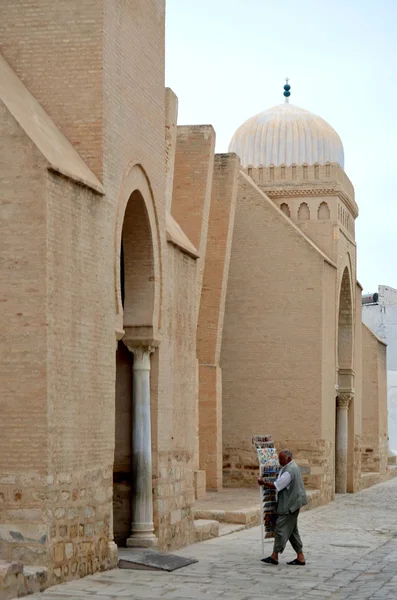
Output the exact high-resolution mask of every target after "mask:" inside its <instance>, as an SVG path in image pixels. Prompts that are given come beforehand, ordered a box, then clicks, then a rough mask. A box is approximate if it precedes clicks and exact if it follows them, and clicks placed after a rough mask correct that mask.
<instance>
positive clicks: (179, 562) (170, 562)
mask: <svg viewBox="0 0 397 600" xmlns="http://www.w3.org/2000/svg"><path fill="white" fill-rule="evenodd" d="M196 562H198V561H197V560H195V559H194V558H186V557H184V556H178V555H177V554H166V553H165V552H158V551H157V550H150V549H147V548H119V562H118V567H119V569H131V570H146V571H167V572H168V573H170V572H171V571H176V569H181V568H182V567H187V566H188V565H193V564H194V563H196Z"/></svg>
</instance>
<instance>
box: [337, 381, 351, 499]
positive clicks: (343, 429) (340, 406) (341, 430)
mask: <svg viewBox="0 0 397 600" xmlns="http://www.w3.org/2000/svg"><path fill="white" fill-rule="evenodd" d="M352 398H353V393H352V392H349V393H340V394H339V395H338V397H337V398H336V449H335V492H336V493H337V494H346V491H347V450H348V427H349V421H348V410H349V404H350V402H351V400H352Z"/></svg>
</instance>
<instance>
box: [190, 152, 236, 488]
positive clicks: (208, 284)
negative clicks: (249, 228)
mask: <svg viewBox="0 0 397 600" xmlns="http://www.w3.org/2000/svg"><path fill="white" fill-rule="evenodd" d="M238 173H239V160H238V158H237V156H236V155H233V154H220V155H216V156H215V164H214V178H213V184H212V196H211V208H210V215H209V227H208V240H207V251H206V260H205V268H204V279H203V288H202V293H201V301H200V313H199V320H198V329H197V354H198V359H199V362H200V372H199V377H200V392H199V438H200V468H201V469H203V470H205V471H206V480H207V488H210V489H221V487H222V374H221V371H220V369H219V358H220V350H221V342H222V332H223V322H224V315H225V301H226V290H227V283H228V277H229V265H230V253H231V245H232V237H233V229H234V217H235V210H236V194H237V180H238Z"/></svg>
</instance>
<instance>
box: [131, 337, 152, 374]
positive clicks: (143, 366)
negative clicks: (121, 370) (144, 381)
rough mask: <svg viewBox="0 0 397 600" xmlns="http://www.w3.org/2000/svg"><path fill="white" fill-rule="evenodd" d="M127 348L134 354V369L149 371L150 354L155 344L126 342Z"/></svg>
mask: <svg viewBox="0 0 397 600" xmlns="http://www.w3.org/2000/svg"><path fill="white" fill-rule="evenodd" d="M126 346H127V348H128V350H129V351H130V352H131V353H132V354H133V355H134V366H133V370H134V371H139V370H140V371H150V355H151V354H153V352H154V351H155V350H156V346H143V345H142V344H134V342H129V343H128V342H127V343H126Z"/></svg>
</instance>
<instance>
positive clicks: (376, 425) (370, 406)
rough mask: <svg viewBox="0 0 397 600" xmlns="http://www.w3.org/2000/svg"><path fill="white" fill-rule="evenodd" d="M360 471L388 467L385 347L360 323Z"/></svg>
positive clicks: (384, 469)
mask: <svg viewBox="0 0 397 600" xmlns="http://www.w3.org/2000/svg"><path fill="white" fill-rule="evenodd" d="M362 340H363V396H362V415H363V422H362V423H363V424H362V470H363V471H364V472H368V471H369V472H377V473H384V472H385V471H386V469H387V454H388V444H387V390H386V346H385V345H384V344H383V343H382V342H380V341H379V340H378V338H377V337H376V336H375V335H374V334H373V333H372V332H371V331H370V330H369V329H368V327H367V326H366V325H363V326H362Z"/></svg>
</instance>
